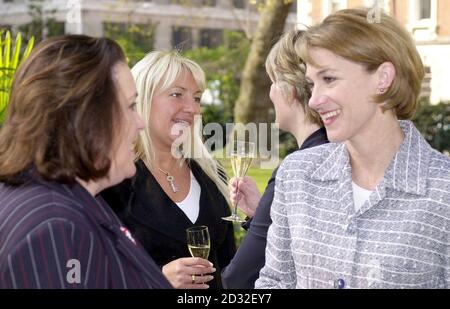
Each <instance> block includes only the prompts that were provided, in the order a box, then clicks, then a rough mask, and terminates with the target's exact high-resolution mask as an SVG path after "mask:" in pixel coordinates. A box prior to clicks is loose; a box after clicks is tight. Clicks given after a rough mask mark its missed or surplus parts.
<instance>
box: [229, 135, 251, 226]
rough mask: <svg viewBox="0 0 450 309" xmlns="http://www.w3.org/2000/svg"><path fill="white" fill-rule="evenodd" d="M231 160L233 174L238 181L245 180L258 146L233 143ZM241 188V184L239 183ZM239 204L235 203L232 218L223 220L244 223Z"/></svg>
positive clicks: (246, 143) (238, 142)
mask: <svg viewBox="0 0 450 309" xmlns="http://www.w3.org/2000/svg"><path fill="white" fill-rule="evenodd" d="M230 150H231V151H230V154H229V157H230V160H231V167H232V169H233V174H234V176H235V177H236V178H237V179H243V178H244V176H245V175H246V174H247V171H248V169H249V168H250V166H251V164H252V161H253V159H254V158H256V145H255V143H252V142H244V141H234V142H232V143H231V149H230ZM237 185H238V186H239V182H238V183H237ZM238 202H239V201H236V202H235V203H234V208H233V213H232V214H231V216H228V217H223V218H222V219H223V220H226V221H233V222H241V223H242V222H244V220H242V219H241V218H240V217H239V215H238V214H237V208H238Z"/></svg>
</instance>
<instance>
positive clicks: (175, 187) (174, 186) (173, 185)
mask: <svg viewBox="0 0 450 309" xmlns="http://www.w3.org/2000/svg"><path fill="white" fill-rule="evenodd" d="M166 180H167V182H168V183H169V184H170V186H171V187H172V191H173V193H177V192H178V188H177V186H176V185H175V183H174V181H173V176H172V175H167V177H166Z"/></svg>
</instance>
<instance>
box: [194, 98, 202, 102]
mask: <svg viewBox="0 0 450 309" xmlns="http://www.w3.org/2000/svg"><path fill="white" fill-rule="evenodd" d="M201 100H202V98H199V97H195V98H194V101H195V102H196V103H200V102H201Z"/></svg>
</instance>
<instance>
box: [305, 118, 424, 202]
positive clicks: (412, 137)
mask: <svg viewBox="0 0 450 309" xmlns="http://www.w3.org/2000/svg"><path fill="white" fill-rule="evenodd" d="M400 127H401V129H402V130H403V133H404V134H405V138H404V140H403V142H402V143H401V145H400V149H399V150H398V151H397V153H396V154H395V156H394V158H393V159H392V161H391V163H390V164H389V166H388V168H387V169H386V171H385V174H384V177H383V179H382V181H381V182H380V184H379V185H378V186H377V189H376V190H375V191H377V192H384V190H385V188H391V189H393V190H397V191H402V192H405V193H411V194H416V195H425V194H426V180H427V176H428V164H429V158H430V153H431V147H430V145H429V144H428V143H427V142H426V141H425V139H424V138H423V137H422V136H421V135H420V132H419V131H418V130H417V129H416V128H415V126H414V124H413V123H412V122H411V121H407V120H401V121H400ZM331 145H332V146H331V147H326V148H325V149H324V152H323V155H322V156H321V158H322V159H323V161H322V162H319V163H318V164H317V168H316V169H314V170H313V171H312V173H311V178H312V179H315V180H319V181H336V180H344V179H345V178H346V177H348V176H349V173H350V175H351V166H350V159H349V154H348V152H347V148H346V147H345V144H343V143H339V144H331ZM377 194H378V193H377Z"/></svg>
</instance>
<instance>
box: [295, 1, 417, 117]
mask: <svg viewBox="0 0 450 309" xmlns="http://www.w3.org/2000/svg"><path fill="white" fill-rule="evenodd" d="M368 13H369V9H365V8H362V9H347V10H341V11H338V12H336V13H334V14H331V15H329V16H328V17H327V18H325V19H324V21H323V22H322V23H321V24H319V25H317V26H314V27H311V28H309V29H308V30H306V32H305V37H304V40H302V43H301V46H300V56H301V57H302V58H303V59H304V60H305V61H306V62H307V63H311V64H313V65H315V63H314V61H313V59H311V57H310V56H309V53H308V49H309V48H324V49H327V50H329V51H331V52H332V53H334V54H336V55H338V56H340V57H343V58H345V59H347V60H349V61H352V62H356V63H359V64H362V65H363V66H365V68H366V70H367V71H368V72H374V71H376V70H377V69H378V67H379V66H380V65H381V64H383V63H384V62H391V63H392V64H393V65H394V67H395V71H396V74H395V79H394V80H393V82H392V85H391V86H390V87H389V88H388V89H387V91H385V92H383V93H381V94H377V95H375V96H374V101H375V102H377V103H382V102H386V104H385V105H383V106H382V109H383V110H389V109H393V110H394V111H395V113H396V115H397V117H398V118H399V119H409V118H412V116H414V113H415V110H416V107H417V100H418V97H419V94H420V90H421V86H422V79H423V77H424V68H423V64H422V61H421V59H420V56H419V53H418V52H417V49H416V47H415V45H414V42H413V39H412V38H411V35H410V34H409V33H408V32H407V31H406V29H404V28H403V27H402V26H401V25H400V24H399V23H398V22H397V21H396V20H395V19H394V18H393V17H391V16H388V15H387V14H385V13H384V12H383V13H382V14H381V21H380V22H378V23H370V22H368V20H367V16H368Z"/></svg>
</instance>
